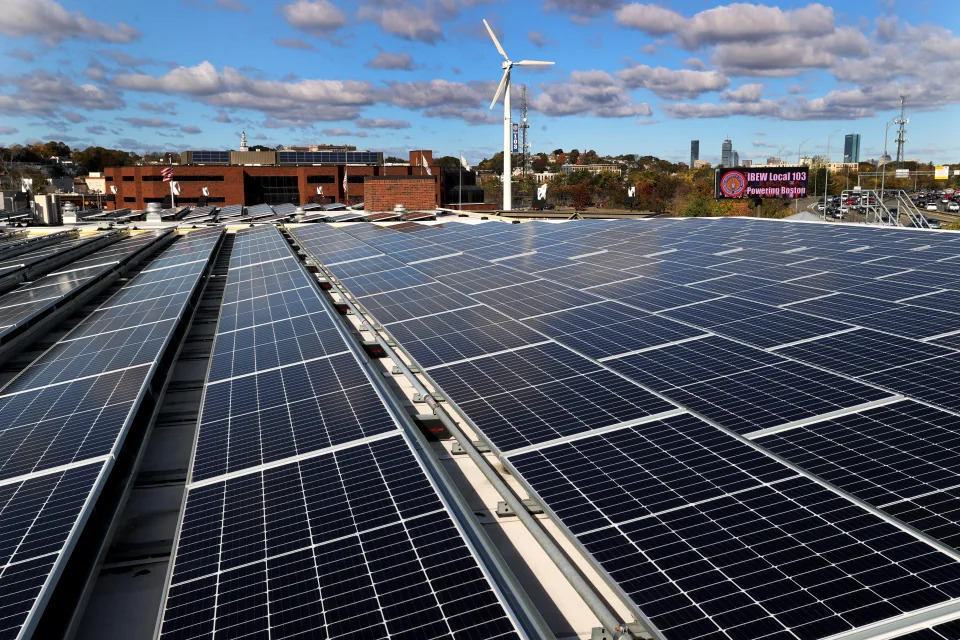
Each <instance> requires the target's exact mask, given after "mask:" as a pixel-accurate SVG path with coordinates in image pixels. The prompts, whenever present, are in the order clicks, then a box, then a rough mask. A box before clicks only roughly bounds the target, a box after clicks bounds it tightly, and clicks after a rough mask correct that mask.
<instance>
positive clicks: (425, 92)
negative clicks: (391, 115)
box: [380, 79, 496, 109]
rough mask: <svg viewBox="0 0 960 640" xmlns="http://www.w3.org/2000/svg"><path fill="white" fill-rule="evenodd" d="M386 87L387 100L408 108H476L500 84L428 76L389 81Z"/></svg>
mask: <svg viewBox="0 0 960 640" xmlns="http://www.w3.org/2000/svg"><path fill="white" fill-rule="evenodd" d="M387 85H388V87H389V88H388V89H387V90H385V91H382V92H381V94H380V98H381V100H382V101H383V102H388V103H390V104H393V105H396V106H398V107H403V108H404V109H428V108H431V107H440V106H452V107H468V108H476V107H479V106H483V104H484V102H485V101H486V102H489V100H490V99H492V98H493V93H494V91H495V90H496V87H495V86H494V85H493V83H492V82H470V83H464V82H451V81H449V80H441V79H435V80H424V81H418V82H388V83H387Z"/></svg>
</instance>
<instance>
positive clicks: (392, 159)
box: [383, 156, 407, 164]
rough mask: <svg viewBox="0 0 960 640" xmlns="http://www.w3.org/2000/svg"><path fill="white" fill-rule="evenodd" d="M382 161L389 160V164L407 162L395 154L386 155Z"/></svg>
mask: <svg viewBox="0 0 960 640" xmlns="http://www.w3.org/2000/svg"><path fill="white" fill-rule="evenodd" d="M383 161H384V162H389V163H390V164H407V161H406V160H404V159H403V158H398V157H397V156H387V157H386V158H384V159H383Z"/></svg>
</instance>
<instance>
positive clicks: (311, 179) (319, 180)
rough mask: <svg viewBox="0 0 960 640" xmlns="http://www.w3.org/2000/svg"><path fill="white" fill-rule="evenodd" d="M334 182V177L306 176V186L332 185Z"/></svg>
mask: <svg viewBox="0 0 960 640" xmlns="http://www.w3.org/2000/svg"><path fill="white" fill-rule="evenodd" d="M336 181H337V179H336V178H335V177H334V176H307V184H333V183H334V182H336Z"/></svg>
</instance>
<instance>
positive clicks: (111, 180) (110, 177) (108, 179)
mask: <svg viewBox="0 0 960 640" xmlns="http://www.w3.org/2000/svg"><path fill="white" fill-rule="evenodd" d="M104 181H105V182H113V176H107V177H106V178H104Z"/></svg>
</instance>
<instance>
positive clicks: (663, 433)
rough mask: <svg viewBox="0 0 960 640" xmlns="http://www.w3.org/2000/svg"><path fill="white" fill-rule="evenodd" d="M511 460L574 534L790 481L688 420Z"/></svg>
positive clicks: (780, 468) (764, 460)
mask: <svg viewBox="0 0 960 640" xmlns="http://www.w3.org/2000/svg"><path fill="white" fill-rule="evenodd" d="M509 460H510V464H512V465H513V466H514V467H515V468H516V470H517V471H518V472H519V473H520V475H521V476H522V477H523V478H525V479H526V481H527V482H528V483H530V485H531V486H532V487H533V489H534V490H535V491H536V492H537V493H538V494H539V496H540V497H541V498H542V499H543V500H544V501H545V503H546V504H548V505H550V506H551V507H552V508H553V509H554V511H555V512H556V514H557V515H558V516H559V518H560V519H561V520H562V521H563V522H564V523H566V524H567V526H568V527H569V528H570V530H571V531H573V532H574V533H575V534H581V533H584V532H587V531H591V530H595V529H601V528H604V527H608V526H610V525H612V524H616V523H619V522H622V521H625V520H633V519H636V518H640V517H643V516H647V515H650V514H652V513H658V512H660V511H665V510H668V509H675V508H678V507H683V506H687V505H689V504H691V503H694V502H700V501H702V500H709V499H712V498H717V497H720V496H723V495H725V494H727V493H731V492H734V491H742V490H744V489H748V488H753V487H758V486H760V485H761V484H762V483H766V482H776V481H779V480H783V479H785V478H789V477H793V476H795V475H796V473H795V472H793V471H791V470H789V469H788V468H787V467H785V466H784V465H783V464H781V463H779V462H777V461H775V460H774V459H773V458H771V457H768V456H766V455H764V454H762V453H760V452H759V451H757V450H756V449H754V448H752V447H750V446H749V445H746V444H744V443H742V442H738V441H737V440H735V439H734V438H732V437H730V436H729V435H727V434H725V433H722V432H721V431H719V430H717V429H716V428H714V427H712V426H710V425H708V424H706V423H705V422H702V421H701V420H699V419H697V418H694V417H693V416H691V415H689V414H682V415H678V416H674V417H671V418H666V419H663V420H654V421H651V422H645V423H643V424H640V425H636V426H633V427H627V428H624V429H618V430H615V431H611V432H608V433H603V434H598V435H593V436H589V437H585V438H583V439H579V440H574V441H573V442H569V443H564V444H558V445H553V446H546V447H544V448H540V449H537V450H535V451H530V452H526V453H519V454H516V455H512V456H510V458H509Z"/></svg>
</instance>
